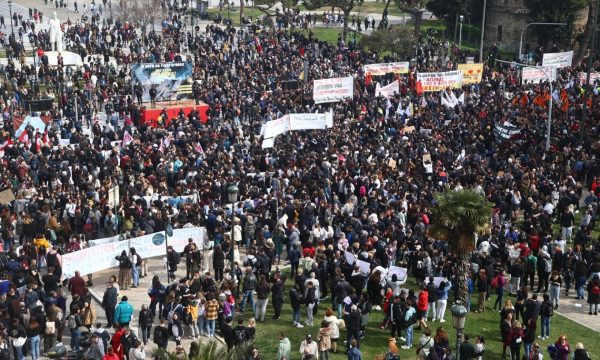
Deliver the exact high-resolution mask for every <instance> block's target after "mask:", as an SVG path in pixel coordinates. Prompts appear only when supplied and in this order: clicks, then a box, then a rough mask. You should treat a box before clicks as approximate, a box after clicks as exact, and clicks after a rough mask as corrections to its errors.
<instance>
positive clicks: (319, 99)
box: [313, 76, 354, 104]
mask: <svg viewBox="0 0 600 360" xmlns="http://www.w3.org/2000/svg"><path fill="white" fill-rule="evenodd" d="M353 97H354V79H353V78H352V77H351V76H348V77H343V78H331V79H320V80H314V81H313V100H314V101H315V104H322V103H329V102H337V101H341V100H345V99H352V98H353Z"/></svg>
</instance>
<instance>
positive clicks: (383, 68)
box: [363, 62, 410, 76]
mask: <svg viewBox="0 0 600 360" xmlns="http://www.w3.org/2000/svg"><path fill="white" fill-rule="evenodd" d="M409 66H410V65H409V63H408V62H393V63H380V64H369V65H365V66H364V67H363V69H364V72H365V75H366V74H371V75H372V76H380V75H385V74H389V73H392V74H408V71H409Z"/></svg>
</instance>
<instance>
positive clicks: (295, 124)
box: [289, 114, 327, 131]
mask: <svg viewBox="0 0 600 360" xmlns="http://www.w3.org/2000/svg"><path fill="white" fill-rule="evenodd" d="M289 116H290V131H294V130H324V129H325V128H326V127H325V118H326V117H327V114H290V115H289Z"/></svg>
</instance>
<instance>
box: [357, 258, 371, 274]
mask: <svg viewBox="0 0 600 360" xmlns="http://www.w3.org/2000/svg"><path fill="white" fill-rule="evenodd" d="M356 266H358V268H359V269H360V272H361V273H363V274H369V273H370V272H371V264H370V263H368V262H366V261H362V260H356Z"/></svg>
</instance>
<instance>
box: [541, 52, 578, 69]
mask: <svg viewBox="0 0 600 360" xmlns="http://www.w3.org/2000/svg"><path fill="white" fill-rule="evenodd" d="M572 62H573V51H566V52H558V53H545V54H544V57H543V58H542V65H544V66H556V67H557V68H559V69H560V68H564V67H569V66H571V63H572Z"/></svg>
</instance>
